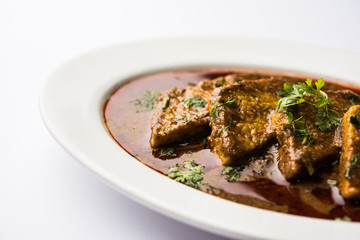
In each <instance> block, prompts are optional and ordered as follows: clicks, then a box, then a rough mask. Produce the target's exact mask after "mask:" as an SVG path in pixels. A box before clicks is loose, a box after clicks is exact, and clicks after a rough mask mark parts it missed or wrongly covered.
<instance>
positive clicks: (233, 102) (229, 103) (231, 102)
mask: <svg viewBox="0 0 360 240" xmlns="http://www.w3.org/2000/svg"><path fill="white" fill-rule="evenodd" d="M222 106H227V107H230V108H233V107H236V100H235V99H230V100H229V101H227V102H224V103H221V104H219V103H215V105H214V106H213V107H212V108H211V109H210V116H211V117H212V120H213V121H215V119H216V118H217V116H219V107H222Z"/></svg>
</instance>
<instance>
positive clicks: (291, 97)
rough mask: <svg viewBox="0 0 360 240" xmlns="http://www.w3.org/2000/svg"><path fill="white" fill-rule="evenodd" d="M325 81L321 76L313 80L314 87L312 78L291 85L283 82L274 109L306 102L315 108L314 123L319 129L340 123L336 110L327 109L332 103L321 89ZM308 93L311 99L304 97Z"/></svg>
mask: <svg viewBox="0 0 360 240" xmlns="http://www.w3.org/2000/svg"><path fill="white" fill-rule="evenodd" d="M324 84H325V82H324V81H323V79H322V78H320V79H319V80H317V81H316V82H315V87H316V89H315V88H313V86H312V80H311V79H310V78H308V79H306V81H305V83H297V84H293V85H292V86H291V85H290V84H289V83H285V84H284V91H283V92H282V93H283V97H282V98H281V99H280V100H279V101H278V103H277V105H276V111H277V112H281V111H284V110H285V109H286V108H288V107H290V106H294V105H298V104H300V103H307V104H310V105H312V106H314V107H315V108H316V109H317V114H316V125H317V126H318V128H319V130H320V131H323V132H326V131H330V130H331V128H332V126H333V125H340V116H339V114H338V112H336V111H334V110H331V109H329V107H328V105H332V104H334V102H333V101H331V100H330V99H329V98H328V96H327V94H326V93H325V92H323V91H322V90H321V88H322V87H323V86H324ZM305 95H309V96H311V97H312V98H313V101H308V100H306V99H305V98H304V96H305Z"/></svg>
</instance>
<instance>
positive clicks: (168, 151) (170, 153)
mask: <svg viewBox="0 0 360 240" xmlns="http://www.w3.org/2000/svg"><path fill="white" fill-rule="evenodd" d="M174 152H175V151H174V148H162V149H161V151H160V155H159V157H176V153H174Z"/></svg>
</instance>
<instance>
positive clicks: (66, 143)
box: [40, 37, 360, 240]
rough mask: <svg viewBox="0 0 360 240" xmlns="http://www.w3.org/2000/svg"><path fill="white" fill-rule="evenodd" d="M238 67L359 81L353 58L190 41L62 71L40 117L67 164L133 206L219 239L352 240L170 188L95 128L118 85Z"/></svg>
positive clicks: (84, 59) (251, 42)
mask: <svg viewBox="0 0 360 240" xmlns="http://www.w3.org/2000/svg"><path fill="white" fill-rule="evenodd" d="M221 66H223V67H225V66H226V67H242V68H252V69H263V70H273V71H280V72H291V73H303V74H308V75H311V76H313V77H326V78H328V79H329V78H330V79H332V80H339V79H340V80H343V81H346V82H350V83H355V84H356V83H359V81H360V56H359V55H356V54H352V53H348V52H343V51H339V50H334V49H327V48H322V47H316V46H308V45H302V44H297V43H288V42H280V41H270V40H260V39H248V38H236V37H202V38H201V37H197V38H177V39H163V40H152V41H143V42H133V43H127V44H121V45H117V46H112V47H107V48H104V49H100V50H97V51H93V52H90V53H87V54H84V55H82V56H79V57H77V58H74V59H72V60H71V61H69V62H67V63H66V64H64V65H63V66H62V67H60V68H59V69H58V70H57V71H56V72H55V73H54V74H52V76H51V77H50V78H49V79H48V80H47V81H46V83H45V84H44V87H43V89H42V91H41V96H40V109H41V113H42V116H43V119H44V121H45V123H46V125H47V127H48V129H49V131H50V132H51V133H52V135H53V136H54V137H55V139H56V140H57V141H58V142H59V143H60V144H61V145H62V146H63V147H64V148H65V149H66V150H67V151H69V152H70V153H71V154H72V155H73V156H74V158H75V159H77V160H78V161H80V162H81V163H82V164H83V165H84V166H86V167H87V168H89V169H90V170H91V171H93V172H94V173H95V174H97V175H98V176H100V177H101V178H102V179H104V180H105V181H106V182H108V183H109V184H111V185H112V186H113V187H115V188H116V189H117V190H119V191H120V192H122V193H124V194H126V195H127V196H129V197H131V198H133V199H134V200H136V201H138V202H140V203H142V204H144V205H146V206H148V207H150V208H152V209H154V210H156V211H158V212H161V213H163V214H165V215H167V216H169V217H171V218H175V219H177V220H179V221H182V222H184V223H186V224H190V225H192V226H195V227H198V228H201V229H204V230H207V231H211V232H214V233H217V234H221V235H224V236H230V237H236V238H266V239H347V240H348V239H358V238H359V236H360V225H359V224H358V223H344V222H336V221H330V220H320V219H314V218H307V217H299V216H294V215H288V214H282V213H276V212H272V211H267V210H261V209H258V208H253V207H249V206H245V205H241V204H237V203H233V202H230V201H227V200H223V199H220V198H218V197H215V196H212V195H209V194H206V193H203V192H201V191H198V190H195V189H193V188H190V187H187V186H185V185H183V184H180V183H177V182H175V181H173V180H171V179H169V178H167V177H166V176H163V175H161V174H159V173H157V172H155V171H153V170H151V169H150V168H148V167H146V166H144V165H143V164H142V163H140V162H138V161H137V160H136V159H134V158H133V157H131V156H130V155H129V154H127V153H126V152H125V151H124V150H123V149H122V148H121V147H120V146H119V145H118V144H117V143H116V142H115V141H114V140H113V139H112V138H111V136H110V135H109V134H108V132H107V131H106V129H105V126H104V123H103V115H102V109H103V105H104V102H105V100H106V99H107V98H108V97H109V95H110V93H111V92H113V91H114V90H115V89H116V88H117V87H118V86H120V85H121V84H123V83H124V82H125V81H129V80H131V79H134V78H135V77H137V76H141V75H144V74H148V73H153V72H157V71H163V70H171V69H174V70H178V69H190V68H191V69H194V68H204V67H221Z"/></svg>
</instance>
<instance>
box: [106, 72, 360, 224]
mask: <svg viewBox="0 0 360 240" xmlns="http://www.w3.org/2000/svg"><path fill="white" fill-rule="evenodd" d="M240 71H241V72H244V70H198V71H177V72H166V73H159V74H154V75H150V76H146V77H142V78H139V79H136V80H133V81H131V82H129V83H127V84H125V85H123V86H122V87H120V88H119V89H118V90H116V91H115V92H114V93H113V94H112V95H111V97H110V98H109V100H108V101H107V103H106V105H105V107H104V119H105V123H106V126H107V128H108V130H109V132H110V134H111V135H112V137H113V138H114V139H115V140H116V141H117V142H118V143H119V145H120V146H121V147H122V148H124V149H125V150H126V151H127V152H128V153H129V154H131V155H132V156H133V157H135V158H136V159H138V160H139V161H140V162H142V163H143V164H145V165H147V166H149V167H150V168H152V169H154V170H156V171H158V172H160V173H162V174H165V175H168V174H169V168H171V167H174V166H176V165H177V164H182V163H183V162H185V161H193V162H195V163H197V164H200V165H202V166H204V167H205V168H204V171H203V172H204V174H203V181H202V183H203V184H200V187H199V190H201V191H203V192H207V193H209V194H212V195H215V196H218V197H221V198H224V199H227V200H230V201H234V202H237V203H241V204H246V205H249V206H253V207H258V208H263V209H268V210H273V211H277V212H283V213H290V214H295V215H300V216H308V217H316V218H325V219H336V218H341V219H342V218H344V217H349V218H350V219H351V220H352V221H360V202H358V201H350V200H344V199H343V198H342V197H341V195H340V194H339V190H338V188H337V187H336V186H335V185H334V184H332V183H331V180H333V179H336V174H337V164H338V159H333V160H332V161H330V162H332V163H331V164H329V165H327V166H325V167H322V168H321V169H320V170H319V171H317V172H316V174H314V175H313V176H311V177H308V178H305V179H302V180H297V181H296V182H291V183H289V182H287V181H286V180H285V179H284V177H283V176H282V174H281V173H280V171H279V170H278V168H277V157H278V155H277V154H278V153H277V150H278V147H279V146H278V144H277V143H276V142H275V143H272V144H269V146H268V147H267V148H265V150H264V151H263V152H260V153H259V154H257V155H255V156H252V157H251V159H250V161H249V164H248V165H247V166H246V167H245V169H244V170H243V171H242V172H241V175H240V178H239V179H238V180H237V181H235V182H228V181H227V180H226V179H225V176H223V175H222V174H221V172H222V170H223V169H224V167H223V165H222V164H221V161H220V160H219V158H218V156H217V155H216V154H214V153H212V152H211V151H210V149H209V148H208V146H207V143H206V137H199V138H195V139H192V140H190V141H188V142H184V143H182V144H178V145H173V146H172V147H173V148H174V156H170V157H159V156H160V149H152V148H151V146H150V144H149V140H150V135H151V130H150V121H151V118H152V115H153V111H152V110H147V109H145V108H142V107H139V106H136V104H134V103H135V101H136V99H141V98H143V95H144V92H146V91H149V92H152V91H156V92H162V91H165V90H168V89H172V88H174V87H177V88H186V87H188V86H194V85H196V84H197V83H198V82H199V81H202V80H205V79H213V78H215V77H218V76H223V75H227V74H231V73H236V72H240ZM261 74H265V75H269V74H270V75H271V74H273V75H274V73H265V72H262V73H261ZM275 75H277V76H285V75H284V74H275ZM297 77H298V78H299V79H305V77H302V76H297ZM327 85H330V87H331V88H333V89H344V88H346V89H351V90H353V91H355V92H357V93H359V92H360V89H359V88H356V87H354V86H347V85H346V86H345V85H340V84H337V83H331V82H327ZM175 155H176V156H175Z"/></svg>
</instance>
